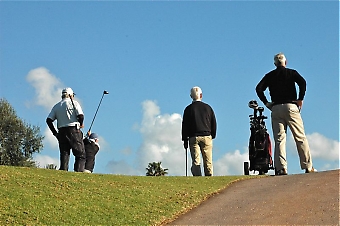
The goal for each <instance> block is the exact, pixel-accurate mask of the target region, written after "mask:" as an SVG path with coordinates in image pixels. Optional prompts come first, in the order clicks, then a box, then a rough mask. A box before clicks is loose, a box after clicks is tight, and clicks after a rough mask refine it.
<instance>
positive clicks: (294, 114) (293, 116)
mask: <svg viewBox="0 0 340 226" xmlns="http://www.w3.org/2000/svg"><path fill="white" fill-rule="evenodd" d="M289 108H290V111H289V112H290V121H289V122H288V123H289V124H288V125H289V128H290V130H291V132H292V134H293V136H294V140H295V144H296V148H297V151H298V154H299V158H300V166H301V169H311V168H312V166H313V163H312V157H311V154H310V149H309V144H308V140H307V137H306V135H305V129H304V126H303V121H302V118H301V114H300V111H299V109H298V107H297V106H296V105H295V104H289Z"/></svg>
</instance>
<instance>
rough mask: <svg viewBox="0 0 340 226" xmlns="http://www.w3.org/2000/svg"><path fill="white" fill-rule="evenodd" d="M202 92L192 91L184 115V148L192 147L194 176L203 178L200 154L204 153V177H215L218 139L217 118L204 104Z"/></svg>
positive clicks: (197, 88) (194, 88)
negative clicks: (214, 150)
mask: <svg viewBox="0 0 340 226" xmlns="http://www.w3.org/2000/svg"><path fill="white" fill-rule="evenodd" d="M202 96H203V95H202V90H201V88H200V87H197V86H195V87H193V88H192V89H191V91H190V97H191V98H192V103H191V104H190V105H188V106H187V107H186V108H185V110H184V114H183V122H182V140H183V145H184V148H185V149H187V148H188V142H189V146H190V153H191V159H192V166H191V172H192V175H193V176H202V173H201V166H200V164H201V160H200V154H201V153H202V157H203V165H204V175H205V176H212V175H213V164H212V148H213V142H212V139H214V138H215V137H216V128H217V125H216V118H215V113H214V111H213V109H212V108H211V107H210V106H209V105H208V104H206V103H203V102H202Z"/></svg>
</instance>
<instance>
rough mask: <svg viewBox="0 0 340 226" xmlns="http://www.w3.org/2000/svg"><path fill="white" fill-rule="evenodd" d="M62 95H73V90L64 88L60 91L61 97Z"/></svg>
mask: <svg viewBox="0 0 340 226" xmlns="http://www.w3.org/2000/svg"><path fill="white" fill-rule="evenodd" d="M63 94H68V95H75V93H74V92H73V90H72V89H71V88H70V87H67V88H64V89H63V90H62V91H61V95H63Z"/></svg>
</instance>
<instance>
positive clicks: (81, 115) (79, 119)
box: [77, 114, 84, 128]
mask: <svg viewBox="0 0 340 226" xmlns="http://www.w3.org/2000/svg"><path fill="white" fill-rule="evenodd" d="M77 120H78V122H79V123H80V128H83V127H84V124H83V123H84V115H83V114H80V115H77Z"/></svg>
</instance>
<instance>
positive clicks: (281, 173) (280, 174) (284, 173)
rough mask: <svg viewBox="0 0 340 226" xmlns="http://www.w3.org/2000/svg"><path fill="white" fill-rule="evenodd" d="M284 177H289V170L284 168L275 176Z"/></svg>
mask: <svg viewBox="0 0 340 226" xmlns="http://www.w3.org/2000/svg"><path fill="white" fill-rule="evenodd" d="M282 175H288V173H287V170H286V169H285V168H283V169H281V170H277V171H276V172H275V176H282Z"/></svg>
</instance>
